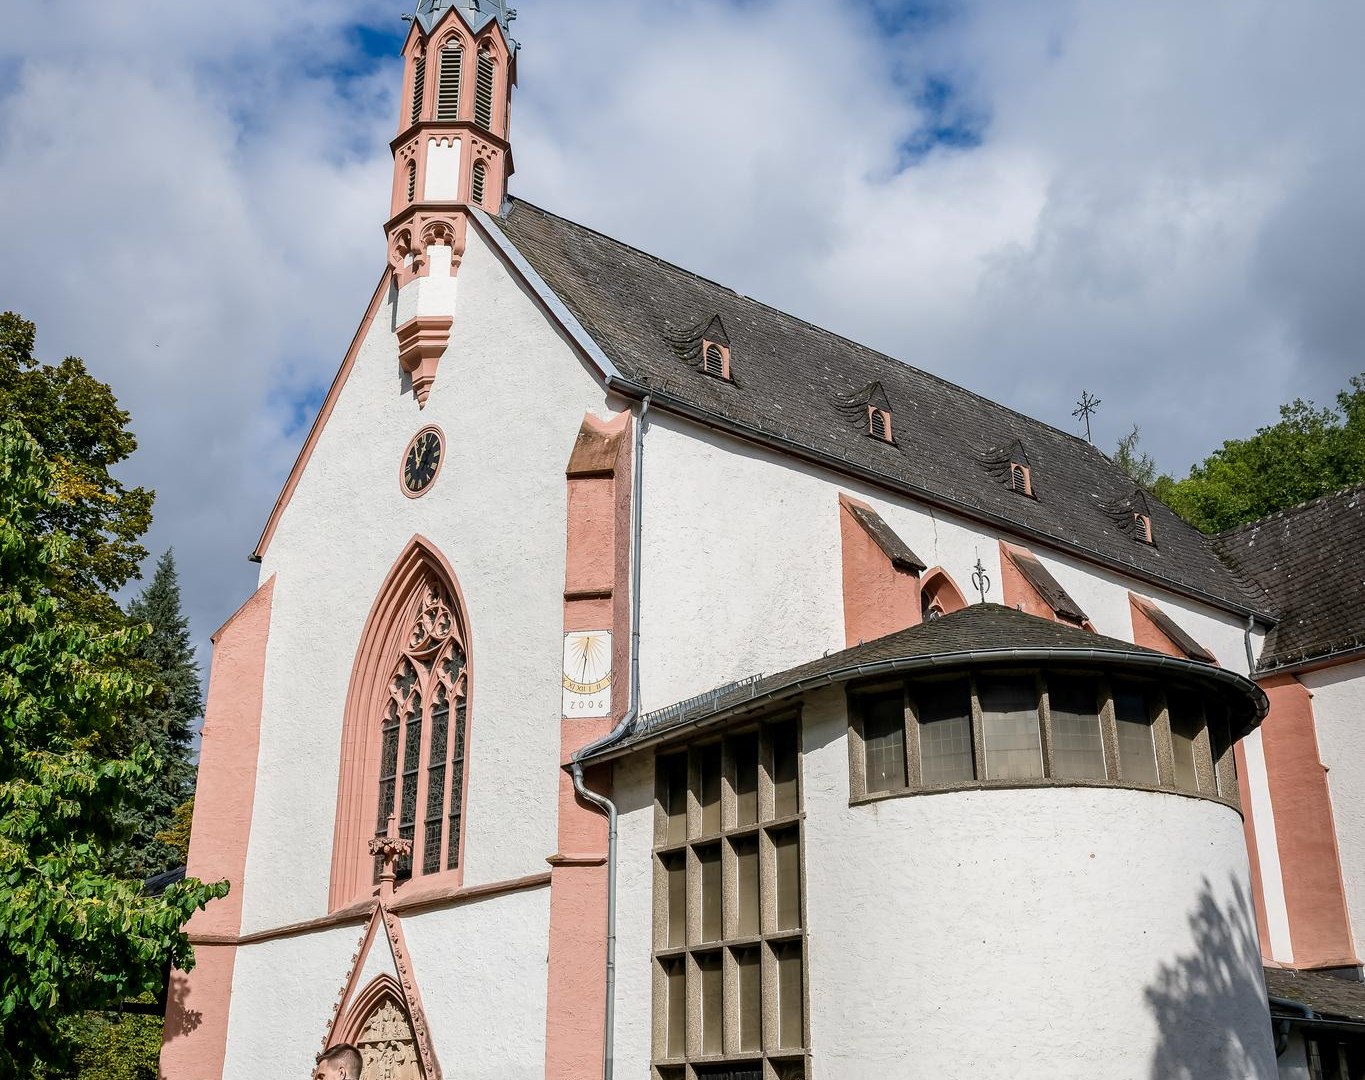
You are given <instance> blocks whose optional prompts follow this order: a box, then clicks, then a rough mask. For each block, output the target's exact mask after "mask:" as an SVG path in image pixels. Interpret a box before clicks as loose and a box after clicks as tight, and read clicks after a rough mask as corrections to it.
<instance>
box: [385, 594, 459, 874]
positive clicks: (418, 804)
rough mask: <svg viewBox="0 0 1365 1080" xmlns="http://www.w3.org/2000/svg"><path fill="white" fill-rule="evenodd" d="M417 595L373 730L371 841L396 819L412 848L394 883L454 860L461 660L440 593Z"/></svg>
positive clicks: (452, 865)
mask: <svg viewBox="0 0 1365 1080" xmlns="http://www.w3.org/2000/svg"><path fill="white" fill-rule="evenodd" d="M418 595H419V599H418V602H417V604H416V610H415V611H414V613H413V615H412V617H411V625H410V629H409V631H408V633H407V635H406V637H405V642H404V649H403V652H402V654H401V655H400V657H399V659H398V662H397V664H396V665H395V667H394V670H393V674H392V676H391V678H390V681H389V688H388V694H387V696H386V698H387V699H386V701H385V702H384V705H383V713H382V717H381V719H380V725H379V739H380V754H379V793H378V794H379V800H378V814H377V816H376V821H375V827H376V833H378V834H384V833H386V832H387V831H388V829H389V823H390V821H391V820H395V819H396V824H397V828H398V835H399V837H400V838H402V839H404V840H411V841H412V842H413V851H412V855H411V856H409V857H407V858H405V859H403V860H402V861H401V862H400V863H399V864H398V866H397V877H398V880H399V881H405V880H407V879H409V878H411V877H412V876H413V875H414V874H415V873H417V874H422V875H426V874H435V873H439V872H440V871H441V870H443V869H446V870H454V869H456V868H458V866H459V860H460V823H461V816H462V810H463V807H462V800H463V793H464V753H465V728H466V723H467V718H468V706H467V699H468V695H469V680H468V662H467V653H466V650H465V645H464V642H463V640H462V638H461V635H460V632H459V621H458V619H457V618H456V616H455V608H454V605H453V604H452V603H451V600H450V597H449V595H448V594H447V593H446V591H445V589H444V588H443V587H442V586H441V585H439V584H437V583H434V582H428V583H426V584H425V585H424V586H423V587H422V589H421V591H420V592H419V594H418ZM419 813H420V825H421V828H420V830H419V828H418V825H419ZM419 833H420V835H419ZM379 869H380V868H379V865H378V863H376V866H375V874H376V880H378V876H377V875H378V873H379Z"/></svg>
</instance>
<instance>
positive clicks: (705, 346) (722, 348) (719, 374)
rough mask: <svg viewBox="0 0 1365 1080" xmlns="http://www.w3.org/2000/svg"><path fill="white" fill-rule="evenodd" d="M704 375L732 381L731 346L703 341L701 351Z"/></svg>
mask: <svg viewBox="0 0 1365 1080" xmlns="http://www.w3.org/2000/svg"><path fill="white" fill-rule="evenodd" d="M701 370H702V374H704V375H710V376H712V377H713V378H717V379H725V380H726V381H727V382H728V381H729V379H730V346H728V345H721V344H719V343H718V342H715V341H703V342H702V350H701Z"/></svg>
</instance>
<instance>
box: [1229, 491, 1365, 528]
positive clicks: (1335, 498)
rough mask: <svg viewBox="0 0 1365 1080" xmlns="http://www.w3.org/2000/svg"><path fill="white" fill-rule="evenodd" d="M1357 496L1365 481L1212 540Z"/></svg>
mask: <svg viewBox="0 0 1365 1080" xmlns="http://www.w3.org/2000/svg"><path fill="white" fill-rule="evenodd" d="M1357 495H1365V480H1361V481H1359V482H1358V483H1355V484H1348V485H1347V486H1346V487H1344V488H1338V489H1337V490H1336V491H1329V492H1327V493H1326V494H1324V495H1317V496H1314V497H1313V498H1311V499H1305V500H1304V501H1303V502H1301V503H1295V504H1294V505H1293V506H1286V507H1283V508H1282V509H1280V510H1275V511H1273V512H1272V513H1269V514H1266V516H1265V517H1260V518H1257V519H1256V520H1255V521H1244V522H1243V523H1242V524H1241V525H1233V526H1232V527H1231V528H1228V529H1224V530H1223V531H1222V532H1218V533H1213V534H1212V535H1211V537H1210V539H1212V540H1214V541H1219V540H1224V539H1228V540H1230V539H1232V538H1233V537H1235V536H1237V535H1238V534H1239V533H1244V532H1249V531H1251V530H1252V529H1260V528H1263V527H1264V526H1266V525H1268V524H1270V523H1271V522H1273V521H1284V520H1287V519H1288V518H1290V517H1298V516H1299V515H1300V514H1302V513H1305V512H1307V511H1309V510H1313V509H1315V508H1318V507H1321V506H1326V505H1328V504H1330V503H1336V502H1346V501H1348V500H1350V499H1352V498H1354V497H1355V496H1357Z"/></svg>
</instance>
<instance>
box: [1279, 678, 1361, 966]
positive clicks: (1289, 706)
mask: <svg viewBox="0 0 1365 1080" xmlns="http://www.w3.org/2000/svg"><path fill="white" fill-rule="evenodd" d="M1257 682H1258V683H1259V684H1260V687H1261V689H1262V690H1264V691H1265V692H1266V696H1268V697H1269V698H1270V714H1269V715H1268V716H1267V717H1266V719H1265V722H1264V723H1263V724H1262V725H1261V745H1262V747H1263V748H1264V751H1265V768H1266V780H1267V782H1268V783H1269V785H1270V805H1271V809H1272V814H1273V817H1274V820H1275V838H1276V845H1277V847H1278V849H1279V853H1280V871H1281V875H1282V877H1283V879H1284V900H1285V907H1286V908H1287V909H1288V913H1289V937H1290V942H1291V946H1292V948H1293V952H1294V963H1293V966H1294V967H1296V968H1314V967H1347V966H1352V967H1353V966H1355V965H1357V964H1358V963H1359V961H1358V960H1357V959H1355V943H1354V941H1353V940H1352V936H1351V923H1350V916H1349V914H1348V913H1347V908H1346V888H1345V885H1344V883H1343V879H1342V873H1341V856H1340V853H1339V851H1338V849H1337V830H1336V823H1335V821H1334V819H1333V814H1332V796H1331V792H1330V790H1329V789H1328V786H1327V768H1326V766H1325V765H1323V763H1322V759H1321V756H1320V752H1319V750H1318V737H1317V727H1316V723H1315V720H1314V716H1313V695H1312V694H1311V693H1310V692H1309V691H1308V689H1307V687H1305V686H1304V685H1303V684H1302V683H1300V682H1299V681H1298V679H1296V678H1294V677H1293V676H1292V675H1272V676H1269V677H1267V678H1262V679H1258V680H1257Z"/></svg>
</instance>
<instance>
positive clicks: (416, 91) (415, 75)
mask: <svg viewBox="0 0 1365 1080" xmlns="http://www.w3.org/2000/svg"><path fill="white" fill-rule="evenodd" d="M426 95H427V58H426V57H425V56H419V57H418V58H417V60H416V61H415V62H414V63H413V65H412V122H413V123H414V124H415V123H417V121H419V120H420V119H422V103H423V101H424V100H425V99H426Z"/></svg>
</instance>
